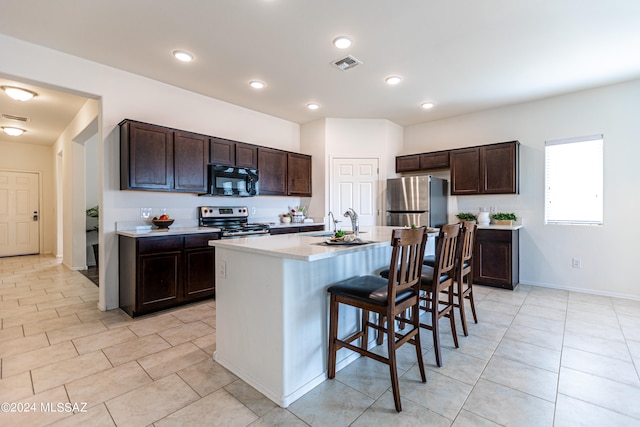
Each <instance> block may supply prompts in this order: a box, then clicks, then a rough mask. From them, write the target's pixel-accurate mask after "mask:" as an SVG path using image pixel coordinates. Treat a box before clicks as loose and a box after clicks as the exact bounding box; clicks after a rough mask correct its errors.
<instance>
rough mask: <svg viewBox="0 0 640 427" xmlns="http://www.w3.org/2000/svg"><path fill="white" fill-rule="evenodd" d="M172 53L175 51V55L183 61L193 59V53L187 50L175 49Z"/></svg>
mask: <svg viewBox="0 0 640 427" xmlns="http://www.w3.org/2000/svg"><path fill="white" fill-rule="evenodd" d="M172 53H173V56H175V57H176V59H177V60H178V61H182V62H191V61H193V55H192V54H190V53H189V52H187V51H185V50H174V51H173V52H172Z"/></svg>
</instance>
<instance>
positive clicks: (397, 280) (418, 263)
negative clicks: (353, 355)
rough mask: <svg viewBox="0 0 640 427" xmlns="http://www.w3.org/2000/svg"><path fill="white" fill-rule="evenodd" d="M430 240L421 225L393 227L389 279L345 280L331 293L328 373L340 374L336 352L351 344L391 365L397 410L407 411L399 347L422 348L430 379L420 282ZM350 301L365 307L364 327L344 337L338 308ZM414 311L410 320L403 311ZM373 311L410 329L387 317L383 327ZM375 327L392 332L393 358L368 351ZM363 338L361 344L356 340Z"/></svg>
mask: <svg viewBox="0 0 640 427" xmlns="http://www.w3.org/2000/svg"><path fill="white" fill-rule="evenodd" d="M426 241H427V230H426V228H425V227H421V228H417V229H398V230H393V234H392V236H391V246H393V251H392V254H391V262H390V267H389V268H390V271H392V273H391V274H390V275H389V277H388V279H387V280H385V279H383V278H381V277H379V276H360V277H355V278H352V279H348V280H345V281H342V282H340V283H338V284H336V285H333V286H331V287H330V288H329V289H328V290H327V291H328V292H329V294H330V295H331V299H330V303H329V363H328V365H329V366H328V371H329V372H328V376H329V378H335V375H336V353H337V352H338V350H339V349H340V348H343V347H344V348H348V349H350V350H352V351H355V352H357V353H360V354H361V355H363V356H367V357H370V358H372V359H374V360H377V361H379V362H382V363H385V364H387V365H389V373H390V375H391V387H392V389H393V399H394V402H395V407H396V411H398V412H400V411H402V405H401V403H400V390H399V385H398V369H397V365H396V363H397V362H396V350H397V349H398V348H399V347H400V346H401V345H403V344H405V343H411V344H413V345H414V346H415V348H416V357H417V359H418V366H419V367H420V376H421V380H422V382H426V381H427V378H426V376H425V372H424V364H423V362H422V350H421V347H420V320H419V318H418V315H419V309H418V306H419V303H420V298H419V294H420V280H421V272H422V268H423V266H422V260H423V258H424V249H425V244H426ZM340 304H346V305H350V306H353V307H357V308H360V309H361V310H362V323H361V329H360V330H359V331H357V332H355V333H354V334H352V335H351V336H349V337H347V338H344V339H339V338H338V307H339V305H340ZM407 309H411V316H410V318H408V319H401V318H400V314H401V313H403V312H404V311H406V310H407ZM370 313H377V314H378V316H379V317H380V318H382V317H383V316H384V317H385V318H386V319H395V320H398V321H403V322H404V323H405V324H406V325H409V327H408V328H405V330H403V333H399V332H396V329H395V323H396V322H395V321H387V322H386V325H378V324H376V323H374V322H371V321H370V319H369V317H370V316H369V314H370ZM369 328H374V329H376V330H378V332H379V333H385V334H387V347H388V357H384V356H380V355H378V354H375V353H373V352H370V351H369V350H368V342H369V334H368V331H369ZM357 339H360V346H359V347H358V346H355V345H353V344H351V343H352V342H353V341H355V340H357Z"/></svg>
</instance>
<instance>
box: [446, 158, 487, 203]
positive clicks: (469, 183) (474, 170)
mask: <svg viewBox="0 0 640 427" xmlns="http://www.w3.org/2000/svg"><path fill="white" fill-rule="evenodd" d="M450 162H451V194H452V195H464V194H479V193H480V149H479V148H477V147H476V148H465V149H460V150H453V151H451V153H450Z"/></svg>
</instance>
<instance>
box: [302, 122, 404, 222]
mask: <svg viewBox="0 0 640 427" xmlns="http://www.w3.org/2000/svg"><path fill="white" fill-rule="evenodd" d="M301 134H302V145H303V146H304V147H313V149H314V150H315V151H314V152H313V153H311V152H310V154H313V155H314V157H313V168H314V171H317V170H320V171H321V173H322V176H320V177H318V178H319V179H323V180H322V182H321V183H320V184H316V172H314V190H313V191H314V193H313V194H314V202H313V203H318V202H319V200H318V199H316V195H317V193H316V188H315V187H316V185H322V186H323V187H324V193H323V195H324V206H322V208H320V207H319V206H317V205H314V206H315V209H317V211H318V216H319V215H320V209H322V211H321V214H322V215H323V216H326V214H327V212H328V211H329V206H330V204H331V202H330V197H331V191H330V189H331V167H332V163H333V159H334V158H339V157H346V158H377V159H380V165H379V166H380V175H379V176H380V181H379V186H378V207H379V209H380V216H379V217H378V220H377V223H378V224H382V223H383V222H384V216H383V215H382V213H383V212H384V192H385V190H386V178H387V177H388V176H390V175H391V174H393V173H394V172H395V156H396V155H397V154H398V152H399V151H400V149H401V147H402V137H403V129H402V127H401V126H398V125H396V124H395V123H393V122H391V121H389V120H383V119H336V118H327V119H322V120H318V121H315V122H311V123H306V124H304V125H303V126H302V131H301ZM318 174H319V173H318ZM314 212H315V211H314ZM325 221H327V219H326V218H325Z"/></svg>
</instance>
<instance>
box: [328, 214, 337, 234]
mask: <svg viewBox="0 0 640 427" xmlns="http://www.w3.org/2000/svg"><path fill="white" fill-rule="evenodd" d="M329 216H330V217H331V222H333V232H334V233H335V232H337V231H338V223H339V222H340V221H337V220H336V217H335V216H333V212H331V211H329Z"/></svg>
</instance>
